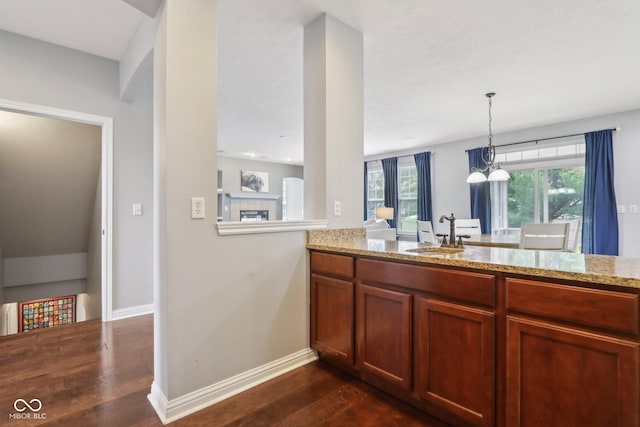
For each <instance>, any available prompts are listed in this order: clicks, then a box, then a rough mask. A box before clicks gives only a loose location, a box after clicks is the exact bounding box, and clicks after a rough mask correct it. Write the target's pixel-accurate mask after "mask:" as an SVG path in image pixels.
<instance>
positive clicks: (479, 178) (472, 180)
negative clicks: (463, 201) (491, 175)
mask: <svg viewBox="0 0 640 427" xmlns="http://www.w3.org/2000/svg"><path fill="white" fill-rule="evenodd" d="M486 180H487V176H486V175H485V174H483V173H482V172H480V171H475V172H471V174H470V175H469V176H468V177H467V183H468V184H476V183H478V182H485V181H486Z"/></svg>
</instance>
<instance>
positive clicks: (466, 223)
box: [456, 218, 482, 236]
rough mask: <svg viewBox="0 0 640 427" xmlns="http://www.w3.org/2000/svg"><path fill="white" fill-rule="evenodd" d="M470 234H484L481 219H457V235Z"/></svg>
mask: <svg viewBox="0 0 640 427" xmlns="http://www.w3.org/2000/svg"><path fill="white" fill-rule="evenodd" d="M461 234H462V235H464V234H469V235H471V236H473V235H477V234H482V228H481V226H480V219H479V218H473V219H456V236H459V235H461Z"/></svg>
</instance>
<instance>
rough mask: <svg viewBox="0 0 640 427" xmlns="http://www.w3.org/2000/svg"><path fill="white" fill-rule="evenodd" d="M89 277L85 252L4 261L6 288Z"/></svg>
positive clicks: (6, 259)
mask: <svg viewBox="0 0 640 427" xmlns="http://www.w3.org/2000/svg"><path fill="white" fill-rule="evenodd" d="M86 277H87V254H86V253H85V252H82V253H77V254H65V255H48V256H33V257H20V258H5V259H4V286H5V287H10V286H24V285H33V284H36V283H47V282H59V281H62V280H76V279H82V280H84V279H85V278H86Z"/></svg>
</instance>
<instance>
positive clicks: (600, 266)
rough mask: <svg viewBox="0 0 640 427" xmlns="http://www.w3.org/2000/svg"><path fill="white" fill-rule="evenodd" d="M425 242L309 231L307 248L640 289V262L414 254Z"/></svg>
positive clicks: (549, 255) (552, 255) (525, 254)
mask: <svg viewBox="0 0 640 427" xmlns="http://www.w3.org/2000/svg"><path fill="white" fill-rule="evenodd" d="M422 246H428V245H426V244H423V243H417V242H410V241H392V240H377V239H366V237H365V234H364V230H363V229H360V228H354V229H336V230H320V231H309V233H308V242H307V249H315V250H320V251H328V252H336V253H344V254H350V255H360V256H369V257H377V258H387V259H390V260H393V259H395V260H399V261H409V262H414V263H424V264H434V265H442V266H451V267H458V268H470V269H478V270H487V271H492V272H502V273H510V274H521V275H527V276H533V277H541V278H547V279H560V280H570V281H580V282H585V283H594V284H603V285H613V286H622V287H628V288H635V289H638V290H640V258H632V257H620V256H605V255H586V254H579V253H569V252H553V251H535V250H522V249H505V248H489V247H481V246H465V248H464V251H463V252H461V253H457V254H440V253H430V254H420V253H415V252H410V250H411V249H415V248H418V247H422Z"/></svg>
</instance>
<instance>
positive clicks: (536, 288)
mask: <svg viewBox="0 0 640 427" xmlns="http://www.w3.org/2000/svg"><path fill="white" fill-rule="evenodd" d="M426 246H427V245H425V244H422V243H416V242H405V241H383V240H372V239H369V240H368V239H366V237H365V231H364V230H363V229H342V230H323V231H309V232H308V239H307V248H308V249H309V252H310V257H309V258H310V270H311V271H310V289H309V292H310V345H311V347H312V348H313V349H315V350H316V351H317V352H318V355H319V357H320V358H321V359H322V360H324V361H326V362H328V363H331V364H333V365H335V366H337V367H339V368H341V369H343V370H345V371H347V372H349V373H351V374H353V375H355V376H357V377H358V378H360V379H362V380H363V381H365V382H368V383H370V384H372V385H374V386H376V387H378V388H381V389H383V390H385V391H386V392H388V393H390V394H392V395H394V396H396V397H397V398H399V399H402V400H404V401H405V402H407V403H409V404H411V405H414V406H415V407H417V408H420V409H421V410H423V411H425V412H427V413H429V414H431V415H433V416H435V417H437V418H440V419H442V420H443V421H445V422H446V423H448V424H449V425H453V426H478V427H518V426H525V425H545V426H563V427H564V426H604V425H606V426H618V427H640V301H639V300H640V259H636V258H628V257H613V256H602V255H583V254H574V253H566V252H549V251H536V250H521V249H506V248H491V247H479V246H467V247H466V248H465V249H464V251H462V252H459V253H452V254H442V253H429V254H423V253H416V252H413V250H415V249H417V248H423V247H426ZM419 250H420V249H419Z"/></svg>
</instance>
